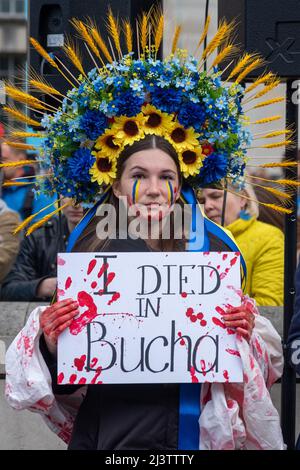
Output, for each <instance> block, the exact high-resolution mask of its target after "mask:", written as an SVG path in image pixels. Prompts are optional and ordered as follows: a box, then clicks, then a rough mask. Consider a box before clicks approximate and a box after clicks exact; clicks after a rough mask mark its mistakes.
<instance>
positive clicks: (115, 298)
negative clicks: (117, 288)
mask: <svg viewBox="0 0 300 470" xmlns="http://www.w3.org/2000/svg"><path fill="white" fill-rule="evenodd" d="M120 297H121V294H120V293H119V292H115V293H114V295H113V296H112V298H111V299H110V301H109V302H108V303H107V305H111V304H112V303H113V302H115V301H116V300H118V299H119V298H120Z"/></svg>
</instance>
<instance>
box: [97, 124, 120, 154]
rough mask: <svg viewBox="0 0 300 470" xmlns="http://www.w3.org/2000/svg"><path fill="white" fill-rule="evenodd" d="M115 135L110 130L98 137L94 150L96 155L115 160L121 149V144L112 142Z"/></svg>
mask: <svg viewBox="0 0 300 470" xmlns="http://www.w3.org/2000/svg"><path fill="white" fill-rule="evenodd" d="M114 138H115V134H114V132H113V131H112V130H111V129H106V131H105V132H104V134H102V135H100V136H99V137H98V139H97V140H96V143H95V149H96V150H98V151H99V152H98V154H100V153H101V154H102V155H103V156H104V155H105V156H106V157H110V158H116V157H117V156H118V155H119V154H120V152H121V151H122V149H123V145H122V144H121V142H118V143H116V142H115V141H114Z"/></svg>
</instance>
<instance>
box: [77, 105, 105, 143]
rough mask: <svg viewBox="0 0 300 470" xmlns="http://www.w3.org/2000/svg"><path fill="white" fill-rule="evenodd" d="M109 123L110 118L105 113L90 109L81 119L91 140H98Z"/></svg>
mask: <svg viewBox="0 0 300 470" xmlns="http://www.w3.org/2000/svg"><path fill="white" fill-rule="evenodd" d="M107 125H108V120H107V117H106V116H105V114H103V113H101V112H98V111H91V110H90V109H89V110H88V111H86V112H85V113H84V114H83V116H82V117H81V119H80V126H81V128H82V129H83V130H84V132H85V133H86V135H87V137H88V139H91V140H96V139H97V137H99V135H101V134H103V132H104V130H105V128H106V127H107Z"/></svg>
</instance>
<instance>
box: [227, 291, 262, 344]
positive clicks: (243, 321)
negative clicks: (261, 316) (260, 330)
mask: <svg viewBox="0 0 300 470" xmlns="http://www.w3.org/2000/svg"><path fill="white" fill-rule="evenodd" d="M222 319H223V321H224V324H225V326H226V328H236V332H237V333H239V334H240V335H241V336H242V337H243V338H245V339H246V340H247V341H248V343H249V342H250V339H251V335H252V331H253V328H254V324H255V314H254V313H253V304H252V303H249V302H248V301H247V300H245V301H243V303H242V305H241V306H240V307H232V308H229V309H227V311H226V316H224V317H222Z"/></svg>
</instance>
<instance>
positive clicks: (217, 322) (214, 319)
mask: <svg viewBox="0 0 300 470" xmlns="http://www.w3.org/2000/svg"><path fill="white" fill-rule="evenodd" d="M212 321H213V323H214V324H215V325H217V326H220V327H221V328H223V329H224V330H225V329H226V326H225V325H224V323H223V322H221V320H219V318H216V317H212Z"/></svg>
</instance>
